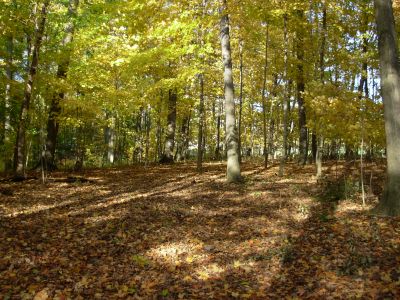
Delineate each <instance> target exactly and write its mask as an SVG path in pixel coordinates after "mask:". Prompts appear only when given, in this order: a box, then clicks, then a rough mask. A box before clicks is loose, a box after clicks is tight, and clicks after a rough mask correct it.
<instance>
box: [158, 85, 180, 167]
mask: <svg viewBox="0 0 400 300" xmlns="http://www.w3.org/2000/svg"><path fill="white" fill-rule="evenodd" d="M176 101H177V94H176V91H173V90H169V94H168V117H167V134H166V137H165V144H164V154H163V156H162V157H161V160H160V162H161V163H173V162H174V147H175V129H176Z"/></svg>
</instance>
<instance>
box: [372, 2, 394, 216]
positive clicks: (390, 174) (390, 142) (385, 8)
mask: <svg viewBox="0 0 400 300" xmlns="http://www.w3.org/2000/svg"><path fill="white" fill-rule="evenodd" d="M374 2H375V18H376V23H377V29H378V40H379V42H378V48H379V59H380V70H381V84H382V97H383V104H384V111H385V112H384V114H385V129H386V152H387V154H386V157H387V182H386V186H385V191H384V194H383V198H382V200H381V201H380V203H379V205H378V207H377V212H379V213H380V214H383V215H390V216H397V215H400V156H399V153H400V119H399V116H400V65H399V55H398V46H397V34H396V30H395V21H394V17H393V8H392V1H391V0H375V1H374Z"/></svg>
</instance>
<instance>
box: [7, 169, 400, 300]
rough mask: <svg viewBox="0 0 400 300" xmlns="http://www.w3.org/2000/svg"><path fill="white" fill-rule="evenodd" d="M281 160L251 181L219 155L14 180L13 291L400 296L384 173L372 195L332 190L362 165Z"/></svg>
mask: <svg viewBox="0 0 400 300" xmlns="http://www.w3.org/2000/svg"><path fill="white" fill-rule="evenodd" d="M277 168H278V167H277V166H272V167H270V168H269V169H268V170H263V169H262V168H260V167H259V166H257V165H255V164H252V163H246V164H244V166H243V173H244V175H245V178H246V180H245V182H244V183H242V184H240V185H231V184H225V183H224V175H223V174H224V172H225V167H224V166H223V165H222V164H218V163H212V164H211V163H210V164H207V165H206V166H205V168H204V169H205V170H204V172H203V173H202V174H198V173H197V172H196V167H195V165H194V164H177V165H175V166H152V167H147V168H146V167H131V168H121V169H107V170H89V171H86V172H85V173H84V174H78V175H74V177H67V178H85V179H87V180H80V181H68V180H63V178H65V176H66V175H65V174H63V173H62V172H59V173H54V174H53V175H52V180H49V181H48V182H47V183H46V184H45V185H43V184H41V183H40V181H38V180H37V181H28V182H22V183H12V182H10V183H5V184H2V190H6V191H10V192H8V193H2V194H1V195H0V229H1V230H0V253H1V256H0V298H1V299H35V300H44V299H88V298H90V299H232V298H238V299H282V298H290V299H296V298H301V299H322V298H323V299H343V298H350V299H351V298H362V299H398V298H399V297H400V243H399V238H400V229H399V228H400V227H399V221H400V220H399V218H378V217H376V216H373V215H371V214H369V209H370V208H371V207H372V206H373V205H374V204H375V203H376V201H377V196H376V195H374V194H373V190H376V191H378V192H379V191H381V185H382V182H381V181H380V180H379V178H380V177H379V176H381V177H383V173H382V172H383V171H382V170H381V171H380V173H379V170H378V171H377V170H374V174H376V176H378V177H377V178H378V179H377V180H375V182H376V186H375V187H374V186H371V187H370V190H371V193H370V195H371V196H370V197H368V206H367V207H363V206H362V205H361V200H360V198H359V195H358V194H357V193H353V194H352V195H351V197H347V196H348V193H346V194H345V195H346V199H340V200H339V199H336V200H335V201H332V199H333V198H334V197H333V198H332V197H330V198H327V197H325V196H326V195H327V192H326V189H327V187H328V186H330V185H331V184H332V182H333V184H336V185H338V184H340V180H341V178H342V177H340V176H345V178H347V179H346V180H348V178H355V177H354V176H353V177H351V176H352V172H353V171H354V170H356V169H357V168H356V166H354V167H351V166H350V167H348V166H346V165H345V164H342V165H339V166H337V165H336V167H334V166H329V165H328V166H327V170H326V171H327V175H326V176H327V177H326V179H324V180H322V181H321V180H316V178H315V177H313V176H312V175H313V173H314V169H313V167H312V166H307V167H304V168H301V167H299V166H297V165H295V164H289V165H288V168H287V176H286V177H283V178H280V177H278V176H276V173H277ZM334 168H336V169H335V170H333V169H334ZM328 170H330V173H329V172H328ZM353 175H354V174H353ZM77 176H79V177H77ZM324 195H325V196H324Z"/></svg>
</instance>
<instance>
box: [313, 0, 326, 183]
mask: <svg viewBox="0 0 400 300" xmlns="http://www.w3.org/2000/svg"><path fill="white" fill-rule="evenodd" d="M326 31H327V11H326V3H325V1H324V2H323V8H322V39H321V49H320V53H319V69H320V80H321V83H322V84H323V85H324V84H325V48H326ZM318 129H319V130H321V128H318ZM313 138H314V139H313V153H314V150H315V165H316V168H317V178H320V177H321V176H322V157H323V147H322V144H323V143H322V135H321V133H319V134H317V135H313ZM314 143H315V144H314Z"/></svg>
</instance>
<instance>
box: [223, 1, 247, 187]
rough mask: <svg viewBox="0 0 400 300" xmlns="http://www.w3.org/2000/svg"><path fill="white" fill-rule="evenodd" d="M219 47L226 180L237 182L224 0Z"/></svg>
mask: <svg viewBox="0 0 400 300" xmlns="http://www.w3.org/2000/svg"><path fill="white" fill-rule="evenodd" d="M221 13H222V17H221V23H220V25H221V35H220V40H221V49H222V59H223V65H224V89H225V126H226V132H225V134H226V149H227V156H228V157H227V171H226V179H227V182H239V181H241V179H242V177H241V175H240V164H239V153H238V134H237V129H236V124H235V96H234V88H233V87H234V86H233V75H232V58H231V43H230V35H229V16H228V13H227V7H226V0H224V1H223V5H222V7H221Z"/></svg>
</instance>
